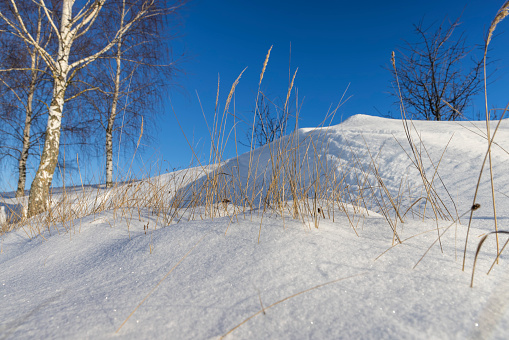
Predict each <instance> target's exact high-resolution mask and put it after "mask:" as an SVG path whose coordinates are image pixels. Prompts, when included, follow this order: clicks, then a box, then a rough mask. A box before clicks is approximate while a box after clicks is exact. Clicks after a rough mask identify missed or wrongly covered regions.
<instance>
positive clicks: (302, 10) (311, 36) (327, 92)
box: [156, 0, 509, 167]
mask: <svg viewBox="0 0 509 340" xmlns="http://www.w3.org/2000/svg"><path fill="white" fill-rule="evenodd" d="M501 5H502V1H459V0H453V1H451V0H448V1H443V0H442V1H436V0H428V1H410V0H406V1H386V2H381V1H362V2H360V1H320V0H317V1H314V2H309V1H300V0H298V1H267V0H258V1H231V0H223V1H206V0H194V1H192V2H191V3H189V4H188V5H187V6H186V8H185V9H184V10H183V11H182V16H183V26H182V27H181V28H180V37H179V38H178V39H176V40H175V41H174V43H173V47H174V52H175V53H176V55H178V54H179V53H182V52H185V56H186V58H185V61H184V62H182V63H181V64H180V67H181V68H182V70H183V71H184V73H183V74H181V75H180V76H179V77H178V78H177V79H176V83H177V84H178V85H179V87H178V88H175V89H174V90H173V91H172V92H171V94H170V97H171V103H172V105H173V108H174V109H175V112H176V115H177V117H178V119H179V121H180V123H181V124H182V127H183V129H184V131H185V133H186V135H187V137H188V139H190V140H192V142H191V143H193V144H194V145H195V147H196V150H201V151H202V153H200V156H201V155H204V154H206V152H205V151H206V150H208V149H207V148H208V146H207V145H208V144H206V142H207V135H208V133H207V128H206V124H205V120H204V118H203V115H202V111H201V109H200V105H199V102H198V100H197V96H196V93H198V95H199V97H200V100H201V103H202V106H203V109H204V112H205V115H206V117H207V119H208V121H209V123H210V121H211V120H212V117H213V115H214V107H215V97H216V91H217V82H218V75H219V77H220V96H219V102H220V105H221V109H222V108H223V106H224V103H225V101H226V96H227V94H228V91H229V90H230V87H231V85H232V83H233V82H234V80H235V79H236V78H237V76H238V75H239V74H240V72H241V71H242V70H243V69H244V68H246V67H247V69H246V71H245V72H244V74H243V76H242V78H241V80H240V83H239V85H238V86H237V90H236V98H235V99H236V101H235V104H236V113H237V114H238V115H239V117H250V115H252V113H251V112H252V110H253V107H254V104H255V98H256V91H257V88H258V80H259V75H260V72H261V69H262V65H263V61H264V59H265V55H266V53H267V51H268V49H269V48H270V46H273V49H272V53H271V57H270V61H269V64H268V67H267V71H266V73H265V77H264V81H263V84H262V90H263V91H264V92H265V93H266V94H267V95H268V96H269V97H271V98H275V97H284V96H285V95H286V90H287V86H288V77H289V75H288V74H289V66H290V68H291V71H292V73H293V72H294V71H295V69H296V68H297V67H298V72H297V77H296V82H295V87H296V88H297V89H298V94H299V102H300V103H302V109H301V111H300V117H301V119H300V122H299V126H300V127H313V126H317V125H319V124H320V123H321V122H322V121H323V119H324V117H325V115H326V113H327V111H328V109H329V107H330V106H331V105H332V106H336V105H337V104H338V102H339V100H340V98H341V96H342V94H343V92H344V91H345V90H346V88H347V87H348V91H347V95H346V96H347V97H349V96H351V98H350V99H349V100H348V101H347V102H346V103H345V104H344V105H343V106H342V107H341V108H340V109H339V110H338V113H337V115H336V117H335V119H334V120H333V122H332V123H333V124H338V123H340V122H341V121H342V120H344V119H346V118H348V117H349V116H351V115H353V114H358V113H362V114H369V115H379V114H380V113H381V114H388V113H389V112H391V113H392V114H393V115H394V116H396V117H397V116H398V114H399V111H398V109H397V107H396V106H394V105H393V102H394V98H392V97H390V96H389V95H388V92H389V91H390V81H391V75H390V73H389V72H388V71H387V70H385V69H384V66H388V65H389V63H390V55H391V51H393V50H396V51H397V48H398V46H402V45H403V44H404V43H403V42H404V40H407V41H415V39H416V37H415V35H414V33H413V31H412V29H413V24H417V23H418V22H419V21H420V20H421V19H423V18H424V22H425V23H427V24H431V23H433V22H437V23H440V22H441V21H442V20H443V19H444V18H445V17H447V18H449V19H450V20H454V19H456V18H457V17H458V16H460V15H461V22H462V25H461V26H460V27H459V31H462V30H464V31H465V33H466V35H467V37H468V41H469V43H471V44H482V43H483V41H484V40H483V39H484V35H485V32H486V30H487V28H488V26H489V25H490V23H491V20H492V18H493V17H494V15H495V14H496V12H497V11H498V9H499V8H500V6H501ZM507 24H508V23H506V22H503V23H502V24H501V25H500V26H499V27H498V29H497V31H496V32H497V33H498V34H499V35H498V36H497V37H496V38H495V39H494V40H493V42H492V44H491V46H492V47H493V50H492V52H491V54H490V55H491V56H492V57H493V58H494V59H498V62H497V63H496V65H497V67H498V68H499V70H498V71H497V73H496V76H495V78H496V81H495V82H494V83H493V84H492V85H491V86H490V92H489V93H490V107H491V106H498V107H500V106H505V104H506V102H505V101H506V100H507V92H506V91H507V89H508V88H509V74H508V69H507V67H505V65H506V64H507V62H508V61H509V55H508V52H509V48H508V47H507V45H508V44H507V41H508V39H509V36H508V35H507V34H504V31H505V30H506V28H505V27H506V26H508V25H507ZM290 44H291V63H289V57H290ZM396 53H397V52H396ZM396 56H397V54H396ZM495 78H494V79H495ZM504 92H505V93H504ZM481 100H482V98H481V97H479V98H476V101H475V107H474V108H471V109H469V111H470V112H468V113H469V114H471V113H472V112H474V111H475V112H478V111H482V110H483V106H482V105H483V102H482V101H481ZM166 110H168V111H171V109H170V108H169V107H166ZM220 111H221V112H222V110H220ZM159 127H160V131H159V141H160V142H159V143H158V145H157V147H156V149H157V150H159V152H160V154H161V155H162V157H163V158H164V159H166V160H168V161H169V162H170V164H171V165H172V166H180V167H185V166H186V165H187V163H188V162H189V160H190V158H191V151H190V149H189V147H188V146H187V144H186V141H185V139H184V138H183V137H182V133H181V131H180V129H179V127H178V126H177V124H176V120H175V118H174V116H173V113H171V112H167V114H166V118H165V119H164V120H163V121H162V122H161V125H160V126H159ZM243 127H245V126H243V124H242V123H241V124H239V129H242V128H243Z"/></svg>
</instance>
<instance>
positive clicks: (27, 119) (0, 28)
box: [0, 0, 185, 217]
mask: <svg viewBox="0 0 509 340" xmlns="http://www.w3.org/2000/svg"><path fill="white" fill-rule="evenodd" d="M184 3H185V0H172V1H166V0H52V1H49V0H33V1H28V0H0V134H1V135H2V136H1V138H0V160H2V162H7V163H8V164H16V168H17V172H18V185H17V191H16V195H17V196H23V195H24V190H25V187H26V173H27V161H28V159H29V158H31V159H34V160H35V159H37V160H38V163H39V166H38V169H37V172H36V174H35V178H34V179H33V181H32V184H31V187H30V197H29V206H28V216H29V217H30V216H33V215H35V214H38V213H41V212H43V211H45V210H47V208H48V198H49V189H50V186H51V182H52V179H53V176H54V173H55V170H56V168H57V165H58V164H59V162H61V157H59V152H60V149H61V148H62V147H64V146H66V145H69V146H72V147H75V148H77V149H81V150H83V151H90V152H91V153H99V154H101V155H104V158H105V159H106V164H105V173H106V186H108V187H111V186H112V185H113V149H114V147H113V143H114V140H118V139H116V138H114V137H115V136H117V137H119V136H120V134H122V137H121V138H122V143H126V145H129V143H131V145H132V144H133V140H134V141H136V140H137V139H138V136H139V131H140V127H141V125H142V124H143V122H144V123H145V124H146V123H148V122H151V121H152V122H153V121H154V118H155V116H154V114H155V110H154V108H155V106H156V105H157V103H159V102H160V99H161V98H162V97H163V96H164V91H165V90H167V89H168V86H169V85H170V81H171V79H172V75H173V73H174V71H175V64H174V63H173V60H172V59H171V54H170V49H169V47H168V38H169V36H168V27H169V25H171V24H173V21H172V20H173V19H174V18H175V17H176V15H177V13H178V10H179V9H180V8H181V7H182V6H183V5H184ZM99 143H100V144H99ZM134 143H136V142H134ZM100 145H102V146H100Z"/></svg>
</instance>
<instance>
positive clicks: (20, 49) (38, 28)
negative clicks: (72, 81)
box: [0, 3, 51, 197]
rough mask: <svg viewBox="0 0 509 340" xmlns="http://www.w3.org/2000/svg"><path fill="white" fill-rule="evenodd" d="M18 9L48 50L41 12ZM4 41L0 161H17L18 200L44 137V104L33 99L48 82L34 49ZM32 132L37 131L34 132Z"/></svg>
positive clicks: (26, 6) (25, 7) (32, 8)
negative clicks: (34, 152) (32, 156)
mask: <svg viewBox="0 0 509 340" xmlns="http://www.w3.org/2000/svg"><path fill="white" fill-rule="evenodd" d="M0 6H2V7H3V9H5V3H0ZM18 9H19V10H20V12H21V11H22V12H23V13H24V14H26V15H28V16H29V15H30V13H31V14H34V15H33V17H32V19H33V20H31V24H32V25H31V26H32V27H30V28H31V29H32V30H31V31H32V32H33V36H34V37H35V41H36V42H37V43H38V44H40V45H42V46H48V44H49V42H50V40H51V32H48V31H46V26H45V23H44V22H43V21H44V20H43V19H44V18H43V14H42V12H41V10H40V8H37V7H36V6H34V5H33V4H32V3H24V4H22V6H20V7H18ZM6 29H7V30H8V29H9V27H6ZM3 38H4V39H2V41H1V44H2V50H1V52H0V53H1V57H0V63H1V66H0V67H1V68H2V70H5V71H6V72H1V73H0V88H1V94H2V101H1V103H0V107H1V109H0V119H1V120H2V125H1V126H0V133H1V134H2V135H3V136H4V138H3V139H2V142H0V144H2V150H1V151H0V157H11V158H13V159H15V160H16V161H17V163H18V165H17V167H18V186H17V190H16V197H20V196H23V195H24V191H25V183H26V168H27V159H28V156H29V154H30V153H31V149H32V147H33V146H34V145H35V144H38V142H39V141H40V140H41V139H42V137H43V136H44V130H43V129H41V126H40V124H37V123H38V122H40V120H41V119H40V118H42V117H41V115H42V113H43V111H44V104H42V103H41V102H40V99H41V98H39V99H36V96H41V95H42V93H43V92H44V91H45V89H47V88H48V87H47V86H45V84H44V82H45V81H47V79H45V76H46V71H47V67H45V65H44V63H43V61H42V60H41V58H40V56H39V54H38V53H37V51H36V50H35V48H34V47H33V46H31V45H28V44H26V43H24V42H23V41H19V40H16V39H13V38H14V37H13V36H12V35H10V34H9V35H5V34H4V35H3ZM6 38H7V39H6ZM46 84H47V82H46ZM36 92H38V94H36ZM22 121H23V123H21V122H22ZM33 128H35V129H36V130H35V132H34V131H33Z"/></svg>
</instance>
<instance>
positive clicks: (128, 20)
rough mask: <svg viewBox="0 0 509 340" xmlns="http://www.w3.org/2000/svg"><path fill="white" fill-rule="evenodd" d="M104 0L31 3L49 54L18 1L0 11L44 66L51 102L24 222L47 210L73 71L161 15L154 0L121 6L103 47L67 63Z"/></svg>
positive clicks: (99, 10) (91, 25)
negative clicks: (47, 36)
mask: <svg viewBox="0 0 509 340" xmlns="http://www.w3.org/2000/svg"><path fill="white" fill-rule="evenodd" d="M106 1H107V0H95V1H93V0H88V1H78V3H79V4H81V6H78V7H79V8H78V9H77V10H75V8H74V7H75V5H76V3H77V1H76V0H61V1H52V2H51V3H49V2H47V1H45V0H34V2H36V3H37V5H38V6H40V8H41V10H42V12H43V13H44V14H45V16H46V19H47V20H48V22H49V24H50V26H51V28H52V30H53V33H54V34H55V36H56V38H55V39H56V40H57V43H58V47H57V50H56V53H54V54H52V51H51V50H48V49H46V48H45V47H44V46H42V45H41V44H40V43H38V42H37V40H36V38H35V37H33V35H32V34H31V33H30V32H29V31H28V30H27V28H26V22H25V21H26V18H23V17H22V16H21V13H20V11H19V9H18V5H17V2H18V1H17V0H10V6H11V11H9V12H7V11H2V12H0V19H2V20H3V22H4V23H5V24H6V25H7V26H9V27H10V29H11V30H12V31H14V32H15V35H16V36H17V37H18V38H19V39H21V40H23V41H24V42H25V43H27V44H29V45H31V46H33V47H34V49H35V50H36V51H37V53H38V54H39V55H40V56H41V58H42V59H43V60H44V62H45V63H46V65H47V66H48V69H49V71H50V73H51V75H52V78H53V89H52V99H51V102H50V105H49V108H48V122H47V126H46V136H45V142H44V148H43V151H42V155H41V160H40V164H39V168H38V170H37V173H36V175H35V178H34V180H33V182H32V185H31V188H30V197H29V204H28V217H30V216H33V215H36V214H39V213H41V212H43V211H45V210H47V208H48V197H49V187H50V185H51V181H52V179H53V174H54V172H55V167H56V164H57V161H58V152H59V145H60V132H61V126H62V115H63V112H64V102H65V92H66V90H67V87H68V84H69V81H70V80H71V79H72V78H73V77H74V75H75V74H76V72H77V71H78V70H80V69H82V68H84V67H87V66H88V65H89V64H90V63H92V62H94V61H95V60H97V58H99V57H101V56H102V55H104V54H105V53H106V52H107V51H108V50H110V49H111V48H112V47H113V46H115V44H116V43H117V41H118V38H119V37H120V36H122V35H123V34H125V32H127V31H129V29H130V28H131V26H132V25H133V24H134V23H136V22H138V21H140V20H144V19H146V18H149V17H151V16H155V15H161V14H163V13H162V12H161V11H160V10H158V9H155V7H154V4H155V0H139V1H133V2H132V3H133V4H135V5H140V4H141V6H124V8H125V11H123V12H122V13H121V14H120V18H111V20H115V19H116V20H119V21H120V22H122V24H121V25H120V26H119V28H118V30H117V32H116V34H115V35H114V38H113V40H111V41H110V42H108V43H105V44H104V46H102V47H100V48H99V49H98V50H97V51H96V52H95V53H92V54H90V55H88V56H81V57H80V58H77V59H76V60H74V59H70V57H71V55H72V52H73V45H74V44H76V42H77V41H79V40H80V39H82V38H83V37H84V36H85V35H86V34H87V33H89V31H90V30H91V28H92V27H93V25H94V23H95V22H96V20H97V18H98V16H99V14H100V13H101V10H102V9H103V7H104V5H105V3H106ZM123 3H126V1H125V0H124V1H123ZM134 8H136V9H137V11H136V13H134V12H133V11H132V9H134ZM56 11H59V14H60V18H59V19H60V21H57V20H56V19H55V16H54V15H52V13H53V12H56Z"/></svg>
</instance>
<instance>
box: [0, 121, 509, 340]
mask: <svg viewBox="0 0 509 340" xmlns="http://www.w3.org/2000/svg"><path fill="white" fill-rule="evenodd" d="M409 124H410V125H408V126H409V130H407V131H409V132H410V136H411V140H412V141H413V146H414V150H415V154H416V155H418V157H417V158H415V157H414V156H413V155H414V154H413V152H412V149H411V147H410V144H409V142H408V139H407V134H406V133H405V129H404V128H403V127H404V125H403V122H402V121H400V120H390V119H384V118H378V117H369V116H364V115H357V116H354V117H351V118H350V119H348V120H347V121H345V122H344V123H342V124H340V125H337V126H332V127H327V128H320V129H301V130H299V131H298V133H296V134H294V135H291V136H287V137H285V138H283V139H282V140H280V141H278V142H275V143H273V144H271V145H269V146H267V147H265V148H261V149H258V150H255V151H254V152H253V153H252V154H249V153H248V154H244V155H240V156H239V157H238V158H233V159H230V160H227V161H225V162H223V163H222V164H221V165H219V166H209V167H207V168H206V169H205V170H206V171H205V172H203V171H202V170H201V169H200V168H196V169H193V170H192V171H190V172H185V171H183V172H180V173H177V174H165V175H162V176H160V177H159V178H156V179H151V180H150V181H146V182H140V184H138V185H132V186H131V187H130V188H128V189H123V187H119V188H117V189H116V190H124V192H130V194H131V195H135V196H133V197H141V196H136V195H140V194H139V192H141V193H143V192H150V195H152V196H151V197H153V196H154V195H160V196H161V197H162V198H161V199H158V200H156V201H157V202H159V203H160V206H158V207H155V206H154V207H151V208H148V207H145V206H143V207H139V206H138V207H137V206H136V204H131V205H129V207H131V208H130V209H131V210H130V211H128V212H126V211H123V210H122V209H125V208H122V207H124V206H120V207H119V205H115V204H113V205H112V206H117V207H119V208H116V209H115V208H105V209H98V208H97V207H99V206H103V205H102V204H103V203H101V202H108V200H112V199H113V198H112V197H114V196H115V193H114V192H113V191H107V190H105V189H90V192H93V193H96V194H97V196H100V199H98V200H96V201H93V200H92V201H90V202H91V203H90V204H91V208H90V210H87V211H95V212H96V213H94V214H90V215H89V216H86V217H83V218H81V219H76V220H74V221H71V222H69V223H67V224H66V225H58V224H57V225H54V226H52V227H51V228H50V230H49V231H48V230H42V231H39V232H34V231H33V230H28V229H27V227H25V228H23V229H20V230H16V231H12V232H9V233H7V234H4V235H2V236H0V237H1V239H0V242H1V254H0V299H1V301H2V303H1V308H0V338H6V339H10V338H12V339H34V338H35V339H39V338H41V339H42V338H44V339H46V338H62V339H69V338H90V339H102V338H112V337H117V336H120V337H121V338H133V339H134V338H136V339H138V338H144V339H152V338H153V339H161V338H162V339H209V338H220V337H221V336H226V337H225V338H231V339H236V338H241V339H244V338H249V339H302V338H314V339H340V338H344V339H357V338H362V339H370V338H372V339H381V338H383V339H394V338H402V339H406V338H418V339H429V338H440V339H443V338H460V339H464V338H475V339H478V338H496V339H505V338H507V337H508V336H509V331H508V330H509V308H508V307H509V286H508V282H509V267H508V264H507V258H508V256H509V255H508V253H503V254H502V256H501V261H500V263H499V264H498V265H496V266H495V267H494V270H493V271H492V272H491V273H490V275H489V276H487V275H485V273H486V271H487V270H488V269H489V266H490V265H491V263H492V261H493V259H494V257H495V256H496V248H495V243H494V237H492V236H490V238H488V241H487V242H486V244H485V245H484V247H483V248H482V250H481V252H480V255H479V260H478V263H477V271H476V277H475V280H474V288H470V279H471V273H472V272H471V270H472V264H473V259H474V254H475V250H476V246H477V243H478V242H479V240H480V237H481V236H483V235H485V234H486V232H488V231H491V230H493V228H494V227H493V214H492V207H491V191H490V186H489V182H490V181H489V177H488V175H489V171H488V170H485V176H484V177H483V179H482V185H481V186H480V189H479V195H478V199H477V202H478V203H480V204H481V209H479V210H477V211H476V212H475V214H474V220H473V222H472V229H471V230H470V236H469V245H468V250H467V254H466V259H467V261H466V270H465V271H462V260H463V247H464V242H465V236H466V224H467V223H468V214H466V215H465V214H464V213H465V212H467V213H468V211H469V209H470V207H471V205H472V202H473V201H472V199H473V195H474V191H475V185H476V183H477V177H478V175H479V170H480V169H481V164H482V161H483V159H484V156H485V153H486V150H487V142H486V139H485V138H484V137H483V135H485V134H486V132H485V130H486V127H485V123H483V122H413V123H411V122H409ZM495 125H496V122H494V123H493V128H492V130H493V129H494V127H495ZM496 142H497V144H496V145H494V146H493V160H494V167H493V172H494V181H495V185H496V198H497V208H498V210H497V216H498V222H499V228H500V229H507V230H509V227H507V225H506V221H507V218H508V217H509V209H508V208H507V207H508V206H509V204H508V203H509V201H508V200H509V198H508V196H507V195H509V174H508V173H507V168H508V163H507V162H508V160H509V155H508V154H507V153H506V151H505V150H509V145H508V144H509V121H507V120H506V121H503V122H502V124H501V126H500V129H499V131H498V132H497V136H496ZM416 159H420V161H417V160H416ZM419 162H420V163H419ZM416 164H422V166H423V171H422V172H419V171H418V170H417V167H416ZM437 168H438V171H437V170H436V169H437ZM214 176H216V177H214ZM295 176H297V177H298V179H296V178H295ZM214 178H215V179H218V181H216V182H218V184H217V185H216V186H215V187H213V186H211V183H212V182H214ZM423 178H424V181H423ZM168 182H171V185H170V186H164V185H163V184H161V183H168ZM156 183H157V185H159V186H158V188H164V189H165V190H166V191H164V192H163V190H162V189H161V190H159V189H158V190H159V191H158V190H155V189H153V187H156ZM214 183H215V182H214ZM271 183H275V184H272V186H271ZM423 183H428V184H430V185H429V186H428V190H430V188H432V189H433V190H436V192H433V193H431V194H429V193H427V191H426V190H427V189H426V184H423ZM431 184H432V185H431ZM292 186H293V187H292ZM207 188H209V189H210V188H215V189H214V190H215V192H214V193H212V194H210V195H208V196H207V195H205V194H203V195H202V196H200V195H199V194H198V193H200V192H207V190H208V189H207ZM275 188H277V189H275ZM384 188H385V189H384ZM292 190H293V193H292ZM78 191H79V190H78ZM193 193H194V194H193ZM147 196H149V194H146V195H145V196H143V197H144V199H145V197H147ZM198 196H200V198H199V199H200V201H198V198H197V197H198ZM87 197H88V198H90V197H94V196H90V195H89V196H87ZM158 197H159V196H158ZM315 197H316V199H315ZM433 197H435V198H438V197H439V198H440V199H442V202H438V201H437V202H436V207H437V208H440V209H442V211H443V212H444V219H435V218H434V216H435V214H434V212H433V209H432V205H431V203H428V204H427V205H426V202H427V200H431V199H433ZM88 198H87V199H88ZM176 198H181V201H179V202H180V203H179V204H180V205H179V209H181V210H179V211H178V212H176V213H175V214H174V215H172V216H177V218H173V219H166V220H165V219H163V218H160V216H162V215H160V212H161V211H163V210H164V211H166V212H165V213H167V211H168V209H170V208H169V207H170V206H171V204H175V202H176ZM207 198H213V199H214V200H215V201H214V203H212V204H209V205H207V202H206V201H207ZM147 200H148V199H147ZM193 200H195V201H193ZM296 200H297V201H298V202H297V203H296V204H295V205H294V202H295V201H296ZM391 200H392V203H391ZM246 201H249V202H250V203H246ZM98 202H99V203H98ZM182 202H195V203H194V205H191V204H189V203H182ZM278 202H282V203H281V204H280V203H278ZM6 203H8V204H13V201H11V200H6ZM255 203H256V204H255ZM413 203H415V204H414V205H413V206H412V204H413ZM105 204H106V203H105ZM250 204H251V205H250ZM313 204H315V205H313ZM210 207H215V208H214V209H216V213H211V212H210V211H209V212H207V209H208V208H210ZM221 207H223V208H221ZM295 207H297V209H298V210H299V212H300V215H299V216H297V218H294V216H293V215H292V212H293V211H294V210H293V209H294V208H295ZM395 207H396V208H395ZM318 208H321V209H322V210H321V211H320V212H318V210H317V209H318ZM165 209H166V210H165ZM221 209H222V210H221ZM425 210H426V212H424V211H425ZM446 210H448V211H449V213H448V214H447V213H445V211H446ZM396 211H398V212H399V214H400V215H403V213H404V212H406V215H405V216H404V217H403V216H402V219H403V220H404V223H401V222H400V221H399V219H398V216H397V214H396ZM458 216H460V217H461V218H460V222H461V223H456V222H455V221H454V220H455V219H457V217H458ZM128 217H129V218H128ZM212 217H213V218H212ZM445 218H448V220H446V219H445ZM317 219H318V220H319V222H318V224H316V223H315V222H316V221H317ZM177 220H178V222H179V223H176V222H177ZM165 222H167V223H165ZM168 224H169V225H168ZM315 225H318V228H315ZM155 226H157V227H155ZM393 228H395V229H396V232H397V234H398V237H399V238H400V239H401V240H402V243H401V244H398V243H397V242H395V241H394V236H395V235H394V230H393ZM437 228H440V232H441V233H443V234H442V237H441V244H442V249H443V251H441V249H440V246H439V243H438V242H437V243H436V244H435V245H434V246H433V247H432V248H431V250H430V251H429V252H428V253H427V255H426V256H425V257H424V258H423V259H422V260H421V261H420V262H419V260H420V259H421V257H422V256H423V255H424V254H425V253H426V251H427V250H428V247H430V246H431V245H432V244H433V242H434V241H436V239H437ZM446 228H448V229H447V232H445V233H444V231H445V230H446ZM501 242H502V244H503V242H505V238H503V237H501ZM393 245H394V246H393ZM391 247H392V248H391ZM418 262H419V263H418ZM417 263H418V265H417V266H415V265H416V264H417ZM414 266H415V268H414Z"/></svg>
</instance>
